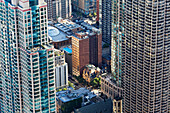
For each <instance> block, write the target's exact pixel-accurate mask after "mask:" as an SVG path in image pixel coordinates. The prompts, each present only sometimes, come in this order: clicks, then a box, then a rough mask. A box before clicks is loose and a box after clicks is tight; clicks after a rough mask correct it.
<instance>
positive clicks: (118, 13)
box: [111, 0, 124, 83]
mask: <svg viewBox="0 0 170 113" xmlns="http://www.w3.org/2000/svg"><path fill="white" fill-rule="evenodd" d="M123 36H124V0H112V31H111V72H112V73H113V75H114V76H116V80H117V81H118V82H119V83H121V81H122V54H123V53H122V37H123Z"/></svg>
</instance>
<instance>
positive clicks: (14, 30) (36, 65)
mask: <svg viewBox="0 0 170 113" xmlns="http://www.w3.org/2000/svg"><path fill="white" fill-rule="evenodd" d="M47 21H48V20H47V4H46V3H45V2H44V0H22V1H19V0H0V42H1V43H0V112H2V113H14V112H20V113H22V112H25V113H29V112H34V113H35V112H36V113H41V112H51V113H54V112H55V109H56V95H55V94H56V88H55V81H56V80H55V57H56V54H55V49H54V47H53V46H52V45H51V44H49V42H48V30H47V26H48V22H47Z"/></svg>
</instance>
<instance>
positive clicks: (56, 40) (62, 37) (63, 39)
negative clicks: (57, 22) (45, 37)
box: [48, 26, 71, 49]
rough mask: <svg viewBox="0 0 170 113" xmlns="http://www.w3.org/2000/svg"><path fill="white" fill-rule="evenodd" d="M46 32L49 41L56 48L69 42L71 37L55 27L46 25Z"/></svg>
mask: <svg viewBox="0 0 170 113" xmlns="http://www.w3.org/2000/svg"><path fill="white" fill-rule="evenodd" d="M48 34H49V39H50V41H51V42H52V43H53V45H54V47H55V48H56V49H59V48H60V47H62V46H66V45H70V44H71V37H70V36H69V35H68V34H67V33H65V32H63V31H61V30H60V29H58V28H57V27H53V26H48Z"/></svg>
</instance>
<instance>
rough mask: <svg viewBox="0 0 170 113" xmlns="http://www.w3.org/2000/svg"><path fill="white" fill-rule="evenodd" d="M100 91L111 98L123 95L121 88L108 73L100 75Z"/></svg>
mask: <svg viewBox="0 0 170 113" xmlns="http://www.w3.org/2000/svg"><path fill="white" fill-rule="evenodd" d="M101 92H103V93H104V94H105V95H107V96H108V97H110V98H111V99H112V100H113V99H115V98H121V97H123V88H122V87H121V86H120V85H119V84H118V82H116V80H115V79H114V78H113V76H112V75H110V74H106V75H104V76H103V75H102V77H101Z"/></svg>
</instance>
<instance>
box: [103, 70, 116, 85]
mask: <svg viewBox="0 0 170 113" xmlns="http://www.w3.org/2000/svg"><path fill="white" fill-rule="evenodd" d="M101 78H102V79H104V80H105V81H107V82H109V83H110V84H112V85H115V86H119V84H117V82H116V79H115V77H113V75H112V74H111V73H104V74H102V75H101Z"/></svg>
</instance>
